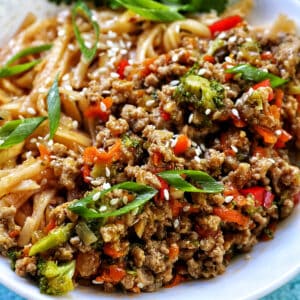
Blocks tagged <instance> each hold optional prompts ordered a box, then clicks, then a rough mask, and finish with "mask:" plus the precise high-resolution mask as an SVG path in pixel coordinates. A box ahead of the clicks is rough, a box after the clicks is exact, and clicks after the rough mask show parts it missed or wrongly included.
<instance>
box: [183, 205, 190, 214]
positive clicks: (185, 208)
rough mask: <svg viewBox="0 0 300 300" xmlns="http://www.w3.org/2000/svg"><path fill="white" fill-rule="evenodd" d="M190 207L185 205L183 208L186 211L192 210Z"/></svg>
mask: <svg viewBox="0 0 300 300" xmlns="http://www.w3.org/2000/svg"><path fill="white" fill-rule="evenodd" d="M190 208H191V207H190V205H186V206H184V207H183V209H182V210H183V211H184V212H187V211H189V210H190Z"/></svg>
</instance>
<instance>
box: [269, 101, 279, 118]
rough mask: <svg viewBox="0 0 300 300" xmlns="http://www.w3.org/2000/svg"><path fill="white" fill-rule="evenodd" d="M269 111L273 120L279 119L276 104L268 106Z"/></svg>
mask: <svg viewBox="0 0 300 300" xmlns="http://www.w3.org/2000/svg"><path fill="white" fill-rule="evenodd" d="M269 112H270V114H271V115H272V116H273V117H274V119H275V120H278V121H279V120H280V108H279V107H278V106H276V105H270V106H269Z"/></svg>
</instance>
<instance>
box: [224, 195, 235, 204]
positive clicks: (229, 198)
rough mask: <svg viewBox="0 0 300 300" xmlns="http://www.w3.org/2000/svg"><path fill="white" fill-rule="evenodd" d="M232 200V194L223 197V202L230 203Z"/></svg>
mask: <svg viewBox="0 0 300 300" xmlns="http://www.w3.org/2000/svg"><path fill="white" fill-rule="evenodd" d="M232 200H233V196H226V197H225V198H224V202H225V203H230V202H231V201H232Z"/></svg>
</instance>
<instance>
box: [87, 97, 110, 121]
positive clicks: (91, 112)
mask: <svg viewBox="0 0 300 300" xmlns="http://www.w3.org/2000/svg"><path fill="white" fill-rule="evenodd" d="M112 104H113V100H112V98H110V97H107V98H104V99H103V100H102V101H101V103H100V104H99V103H96V104H93V105H91V106H90V107H89V108H88V109H87V110H86V111H85V112H84V116H85V117H87V118H99V119H101V120H102V121H104V122H106V121H107V120H108V116H109V111H108V110H109V109H110V108H111V106H112ZM104 107H105V108H104Z"/></svg>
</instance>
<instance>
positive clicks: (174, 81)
mask: <svg viewBox="0 0 300 300" xmlns="http://www.w3.org/2000/svg"><path fill="white" fill-rule="evenodd" d="M179 83H180V81H179V80H172V81H171V82H170V85H171V86H176V85H178V84H179Z"/></svg>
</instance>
